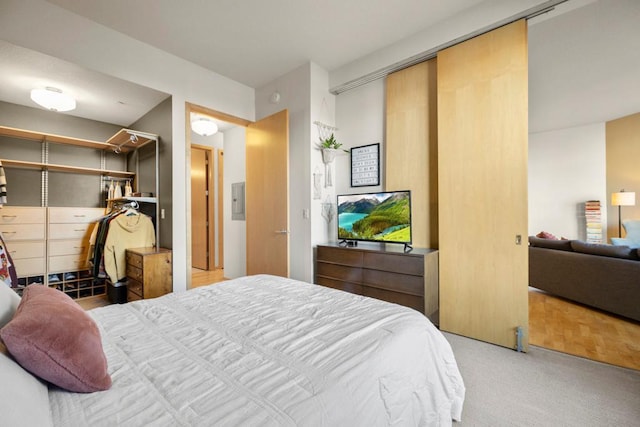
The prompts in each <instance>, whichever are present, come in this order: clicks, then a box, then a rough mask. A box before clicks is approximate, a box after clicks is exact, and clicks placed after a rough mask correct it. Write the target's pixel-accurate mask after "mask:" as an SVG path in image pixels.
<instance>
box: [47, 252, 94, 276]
mask: <svg viewBox="0 0 640 427" xmlns="http://www.w3.org/2000/svg"><path fill="white" fill-rule="evenodd" d="M87 267H88V265H87V254H86V252H85V253H83V254H79V255H60V256H50V257H49V271H50V272H51V273H59V272H64V271H70V270H82V269H85V268H87Z"/></svg>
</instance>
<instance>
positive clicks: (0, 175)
mask: <svg viewBox="0 0 640 427" xmlns="http://www.w3.org/2000/svg"><path fill="white" fill-rule="evenodd" d="M6 203H7V176H6V175H5V174H4V167H2V162H0V208H1V207H2V206H3V205H5V204H6Z"/></svg>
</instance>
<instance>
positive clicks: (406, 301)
mask: <svg viewBox="0 0 640 427" xmlns="http://www.w3.org/2000/svg"><path fill="white" fill-rule="evenodd" d="M362 295H364V296H367V297H371V298H375V299H380V300H382V301H387V302H392V303H395V304H400V305H404V306H405V307H410V308H413V309H415V310H418V311H419V312H421V313H423V312H424V298H423V297H419V296H415V295H407V294H403V293H400V292H392V291H385V290H383V289H376V288H370V287H368V286H364V287H363V291H362Z"/></svg>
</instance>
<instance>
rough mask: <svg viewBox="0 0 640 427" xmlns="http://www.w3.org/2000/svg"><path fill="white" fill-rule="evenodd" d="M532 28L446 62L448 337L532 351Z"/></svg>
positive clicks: (491, 39) (443, 272)
mask: <svg viewBox="0 0 640 427" xmlns="http://www.w3.org/2000/svg"><path fill="white" fill-rule="evenodd" d="M527 67H528V65H527V25H526V22H525V21H524V20H523V21H518V22H515V23H513V24H510V25H507V26H505V27H502V28H498V29H496V30H494V31H492V32H490V33H487V34H484V35H482V36H479V37H476V38H474V39H471V40H469V41H467V42H464V43H461V44H459V45H456V46H453V47H451V48H449V49H446V50H444V51H442V52H440V53H438V179H439V189H438V197H439V224H440V225H439V229H440V233H439V240H440V328H441V329H442V330H445V331H449V332H453V333H456V334H459V335H464V336H468V337H471V338H475V339H479V340H482V341H487V342H491V343H494V344H498V345H501V346H505V347H509V348H516V342H517V341H516V331H517V328H518V327H521V331H522V338H523V339H522V344H523V348H522V349H523V350H525V351H526V350H527V347H528V290H527V282H528V252H527V132H528V118H527V117H528V106H527V96H528V87H527Z"/></svg>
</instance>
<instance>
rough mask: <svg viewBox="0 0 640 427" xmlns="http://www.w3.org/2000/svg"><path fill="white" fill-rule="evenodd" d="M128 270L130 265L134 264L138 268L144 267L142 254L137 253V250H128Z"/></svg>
mask: <svg viewBox="0 0 640 427" xmlns="http://www.w3.org/2000/svg"><path fill="white" fill-rule="evenodd" d="M126 256H127V271H129V270H128V268H129V266H130V265H131V266H133V267H136V268H142V255H140V254H137V253H135V252H131V251H127V253H126Z"/></svg>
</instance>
